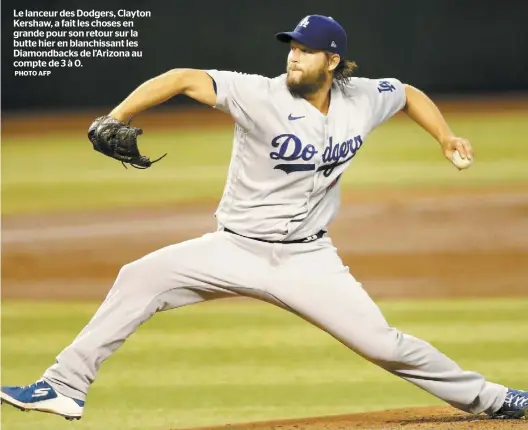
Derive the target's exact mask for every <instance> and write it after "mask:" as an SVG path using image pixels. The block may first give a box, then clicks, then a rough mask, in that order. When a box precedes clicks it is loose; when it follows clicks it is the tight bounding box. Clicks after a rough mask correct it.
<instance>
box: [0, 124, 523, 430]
mask: <svg viewBox="0 0 528 430" xmlns="http://www.w3.org/2000/svg"><path fill="white" fill-rule="evenodd" d="M189 118H190V119H189V121H195V119H194V116H193V115H191V116H190V117H189ZM13 121H14V122H13ZM180 121H182V119H181V118H180ZM15 123H16V121H15V120H14V119H11V120H9V118H8V120H7V122H5V123H4V131H3V132H5V130H7V132H8V133H14V132H15V131H16V127H15V126H16V124H15ZM19 125H20V124H19ZM173 125H174V123H173ZM182 126H184V125H182ZM6 127H7V128H6ZM19 131H20V129H19ZM25 132H27V133H31V128H29V129H25ZM214 209H215V205H214V204H211V205H204V206H198V205H188V206H166V207H157V208H149V209H136V210H132V209H130V210H126V211H119V212H117V211H112V212H92V213H90V212H83V213H60V214H52V215H26V216H4V217H3V218H2V269H3V270H2V298H3V299H7V298H27V299H34V298H37V299H57V298H58V299H95V300H101V299H102V298H103V297H104V295H105V294H106V292H107V291H108V289H109V288H110V287H111V285H112V282H113V279H114V277H115V276H116V275H117V272H118V271H119V269H120V267H121V266H122V265H123V264H125V263H127V262H130V261H133V260H135V259H137V258H139V257H141V256H143V255H144V254H146V253H148V252H150V251H153V250H155V249H158V248H160V247H162V246H165V245H168V244H172V243H177V242H180V241H183V240H187V239H191V238H193V237H196V236H199V235H201V234H204V233H206V232H209V231H212V230H214V229H215V226H216V224H215V219H214V217H213V212H214ZM330 235H331V237H332V238H333V241H334V244H335V245H336V247H337V248H338V250H339V252H340V255H341V257H342V259H343V261H344V262H345V264H347V265H348V266H349V267H350V271H351V273H352V274H353V275H354V276H355V277H356V279H358V280H359V281H360V282H362V283H363V284H364V287H365V288H366V290H367V291H368V292H369V293H370V294H371V295H372V297H374V298H375V299H381V298H400V297H401V298H404V297H416V298H423V297H428V298H433V297H443V298H449V297H496V296H501V297H505V296H521V295H523V296H526V295H528V286H527V285H526V279H528V264H527V262H528V187H526V186H524V187H521V186H519V187H518V188H511V187H508V188H507V189H501V188H500V187H496V188H493V189H486V190H479V191H475V190H464V189H456V190H445V189H443V190H438V191H435V190H431V189H427V190H418V189H414V190H412V191H409V190H407V191H401V190H386V191H383V192H382V191H379V190H377V191H375V192H371V191H368V190H361V191H350V192H348V193H347V194H346V195H345V196H343V203H342V207H341V210H340V212H339V215H338V216H337V218H336V220H335V221H334V222H333V224H332V225H331V227H330ZM521 427H526V428H528V423H527V422H526V421H525V420H523V421H516V422H511V421H496V420H482V419H480V418H475V417H470V416H468V415H463V416H462V415H460V414H459V413H457V411H455V410H454V409H451V408H437V407H435V408H417V409H405V410H394V411H380V412H377V413H369V414H356V415H351V416H341V417H323V418H314V419H306V420H296V421H295V422H292V421H290V422H282V423H279V422H277V423H264V424H251V425H250V424H246V425H244V426H242V427H241V426H231V427H215V428H216V429H220V428H231V429H242V428H243V429H252V428H255V429H257V428H258V429H268V428H269V429H281V430H286V429H330V428H331V429H351V428H364V429H400V428H402V429H403V428H405V429H415V428H420V429H422V428H423V429H426V428H427V429H444V428H445V429H448V428H449V429H454V428H464V429H466V428H479V429H480V428H486V429H495V428H505V429H509V428H521Z"/></svg>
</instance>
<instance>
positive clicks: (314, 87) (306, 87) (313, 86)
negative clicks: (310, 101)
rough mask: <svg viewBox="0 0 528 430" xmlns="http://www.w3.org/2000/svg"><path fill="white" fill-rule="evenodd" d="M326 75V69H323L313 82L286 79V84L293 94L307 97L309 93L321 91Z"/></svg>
mask: <svg viewBox="0 0 528 430" xmlns="http://www.w3.org/2000/svg"><path fill="white" fill-rule="evenodd" d="M325 79H326V75H325V72H324V70H321V71H320V72H319V74H318V75H317V77H316V78H315V79H314V80H313V81H311V82H304V81H303V80H301V81H300V82H290V81H289V80H288V79H286V85H287V87H288V90H289V91H290V93H291V95H292V96H294V97H295V96H297V97H302V98H306V97H307V96H308V95H310V94H313V93H316V92H317V91H319V90H320V89H321V88H322V87H323V85H324V83H325Z"/></svg>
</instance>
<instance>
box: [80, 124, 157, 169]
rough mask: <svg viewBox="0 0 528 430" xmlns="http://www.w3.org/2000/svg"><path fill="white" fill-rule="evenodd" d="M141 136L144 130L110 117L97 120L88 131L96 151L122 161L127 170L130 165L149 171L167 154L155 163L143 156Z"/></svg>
mask: <svg viewBox="0 0 528 430" xmlns="http://www.w3.org/2000/svg"><path fill="white" fill-rule="evenodd" d="M140 134H143V130H141V129H140V128H137V127H132V126H131V125H130V121H129V122H128V124H122V123H120V122H119V121H118V120H116V119H115V118H112V117H111V116H108V115H107V116H101V117H99V118H96V119H95V120H94V122H93V123H92V125H91V126H90V128H89V129H88V139H90V142H92V145H93V148H94V149H95V150H96V151H98V152H100V153H101V154H104V155H107V156H108V157H111V158H114V159H116V160H118V161H121V163H123V166H124V167H125V168H126V164H125V163H128V164H130V165H131V166H132V167H135V168H136V169H147V168H149V167H150V166H151V165H152V164H153V163H155V162H156V161H159V160H161V159H162V158H163V157H165V155H167V154H164V155H162V156H161V157H159V158H157V159H156V160H153V161H151V160H150V158H149V157H146V156H144V155H141V154H140V153H139V148H138V145H137V137H138V136H139V135H140Z"/></svg>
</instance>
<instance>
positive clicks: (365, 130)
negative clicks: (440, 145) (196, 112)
mask: <svg viewBox="0 0 528 430" xmlns="http://www.w3.org/2000/svg"><path fill="white" fill-rule="evenodd" d="M208 73H209V75H210V76H211V77H212V78H213V79H214V80H215V82H216V86H217V104H216V108H218V109H220V110H222V111H224V112H227V113H228V114H230V115H231V116H232V117H233V118H234V119H235V121H236V131H235V135H234V142H233V153H232V158H231V163H230V166H229V173H228V177H227V183H226V186H225V190H224V194H223V197H222V200H221V202H220V205H219V207H218V210H217V212H216V217H217V220H218V223H219V228H221V227H227V228H229V229H231V230H234V231H236V232H237V233H240V234H242V235H245V236H250V237H259V238H262V239H267V240H292V239H300V238H303V237H308V236H310V235H312V234H315V233H317V232H318V231H320V230H326V228H327V226H328V224H329V223H330V221H331V220H332V219H333V217H334V216H335V215H336V212H337V210H338V208H339V199H340V197H339V194H340V193H339V178H340V177H341V174H342V173H343V172H344V171H345V170H346V169H347V168H348V166H350V163H351V162H352V160H353V158H354V157H355V155H356V154H357V151H358V150H359V149H360V148H361V146H362V145H363V143H364V142H365V139H366V138H367V136H368V134H369V133H370V132H371V131H372V130H373V129H374V128H375V127H376V126H378V125H379V124H381V123H382V122H383V121H385V120H387V119H388V118H390V117H391V116H392V115H394V114H395V113H396V112H398V111H399V110H401V109H402V107H403V106H404V105H405V89H404V86H403V85H402V84H401V82H400V81H398V80H397V79H366V78H352V79H351V80H350V81H349V83H347V84H346V85H343V86H338V85H336V84H334V85H333V87H332V89H331V100H330V107H329V111H328V114H327V115H323V114H322V113H321V112H320V111H319V110H317V109H316V108H315V107H314V106H312V105H311V104H310V103H309V102H308V101H306V100H304V99H303V98H299V97H293V96H292V95H291V93H290V91H289V90H288V88H287V86H286V75H285V74H284V75H281V76H279V77H276V78H273V79H270V78H266V77H263V76H259V75H248V74H243V73H237V72H228V71H218V70H209V71H208Z"/></svg>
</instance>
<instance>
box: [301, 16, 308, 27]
mask: <svg viewBox="0 0 528 430" xmlns="http://www.w3.org/2000/svg"><path fill="white" fill-rule="evenodd" d="M308 18H310V17H309V16H307V17H305V18H303V19H302V21H301V22H300V23H299V27H304V28H306V27H308V24H310V21H309V20H308Z"/></svg>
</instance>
